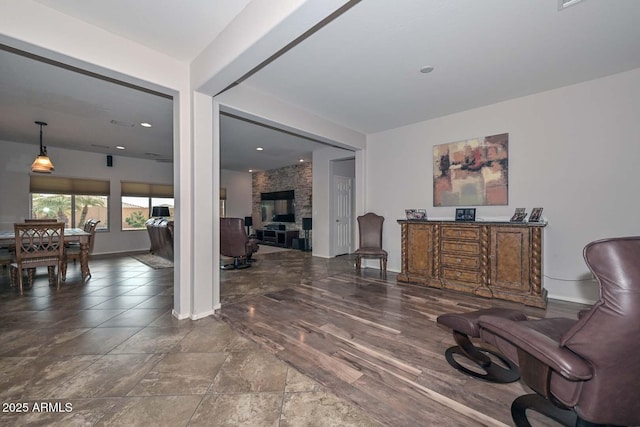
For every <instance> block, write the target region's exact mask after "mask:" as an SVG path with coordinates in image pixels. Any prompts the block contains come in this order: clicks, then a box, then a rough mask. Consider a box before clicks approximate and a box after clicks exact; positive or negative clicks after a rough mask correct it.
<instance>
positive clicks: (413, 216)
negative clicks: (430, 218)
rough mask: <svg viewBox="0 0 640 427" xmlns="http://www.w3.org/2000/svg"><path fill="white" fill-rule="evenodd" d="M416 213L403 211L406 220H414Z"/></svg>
mask: <svg viewBox="0 0 640 427" xmlns="http://www.w3.org/2000/svg"><path fill="white" fill-rule="evenodd" d="M416 211H417V209H405V210H404V214H405V215H406V217H407V219H416Z"/></svg>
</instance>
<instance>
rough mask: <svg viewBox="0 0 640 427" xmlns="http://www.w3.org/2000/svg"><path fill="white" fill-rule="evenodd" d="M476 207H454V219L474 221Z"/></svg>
mask: <svg viewBox="0 0 640 427" xmlns="http://www.w3.org/2000/svg"><path fill="white" fill-rule="evenodd" d="M475 220H476V208H456V221H475Z"/></svg>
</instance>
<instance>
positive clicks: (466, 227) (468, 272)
mask: <svg viewBox="0 0 640 427" xmlns="http://www.w3.org/2000/svg"><path fill="white" fill-rule="evenodd" d="M398 223H399V224H400V226H401V230H402V231H401V232H402V271H401V273H400V274H399V275H398V281H401V282H410V283H419V284H424V285H426V286H430V287H435V288H442V289H452V290H456V291H461V292H465V293H469V294H472V295H478V296H482V297H486V298H498V299H504V300H508V301H516V302H520V303H523V304H525V305H530V306H534V307H541V308H544V307H546V305H547V291H546V290H545V289H544V287H543V284H542V230H543V228H544V226H545V224H544V223H512V222H469V223H466V222H455V221H411V220H398Z"/></svg>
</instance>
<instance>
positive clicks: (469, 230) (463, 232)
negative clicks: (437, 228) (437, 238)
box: [442, 227, 480, 240]
mask: <svg viewBox="0 0 640 427" xmlns="http://www.w3.org/2000/svg"><path fill="white" fill-rule="evenodd" d="M442 238H443V239H468V240H480V227H443V228H442Z"/></svg>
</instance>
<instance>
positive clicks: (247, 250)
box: [220, 218, 259, 270]
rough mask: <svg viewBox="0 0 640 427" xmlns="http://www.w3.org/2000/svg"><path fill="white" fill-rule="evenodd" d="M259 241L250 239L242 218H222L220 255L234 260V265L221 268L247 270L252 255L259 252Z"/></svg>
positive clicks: (225, 265)
mask: <svg viewBox="0 0 640 427" xmlns="http://www.w3.org/2000/svg"><path fill="white" fill-rule="evenodd" d="M258 248H259V246H258V241H257V240H255V239H250V238H249V236H248V235H247V230H246V229H245V227H244V219H242V218H220V254H221V255H223V256H226V257H230V258H233V263H231V264H224V265H222V266H221V267H220V268H221V269H223V270H230V269H234V268H247V267H250V266H251V264H250V263H249V261H250V260H251V255H252V254H253V253H254V252H256V251H257V250H258Z"/></svg>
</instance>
